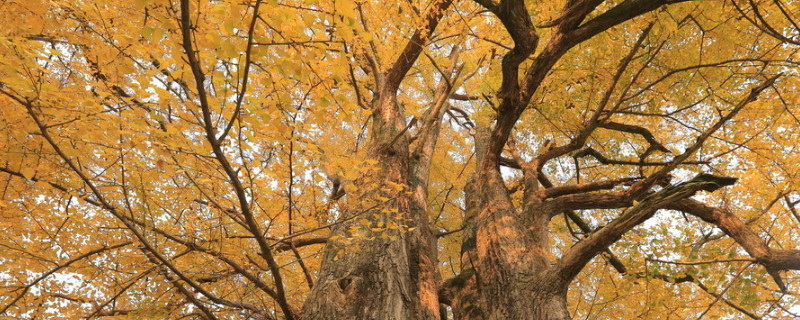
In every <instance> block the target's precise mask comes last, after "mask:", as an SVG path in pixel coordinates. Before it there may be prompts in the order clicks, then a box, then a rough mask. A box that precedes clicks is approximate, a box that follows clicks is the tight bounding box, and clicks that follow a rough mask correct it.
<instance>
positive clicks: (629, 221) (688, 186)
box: [550, 174, 736, 288]
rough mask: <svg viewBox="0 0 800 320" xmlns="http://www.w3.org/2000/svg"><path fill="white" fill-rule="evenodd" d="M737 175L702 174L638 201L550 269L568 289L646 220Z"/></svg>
mask: <svg viewBox="0 0 800 320" xmlns="http://www.w3.org/2000/svg"><path fill="white" fill-rule="evenodd" d="M735 181H736V178H730V177H718V176H714V175H710V174H700V175H697V176H696V177H694V178H693V179H692V180H689V181H687V182H684V183H681V184H678V185H675V186H670V187H667V188H664V189H662V190H660V191H658V192H656V193H654V194H652V195H650V196H647V197H646V198H644V199H642V201H641V202H639V203H635V205H634V207H633V208H630V209H628V210H627V211H625V212H623V213H622V214H621V215H620V216H619V217H618V218H617V219H615V220H614V221H612V222H611V223H609V224H608V225H607V226H605V227H604V228H602V229H599V230H597V231H596V232H594V233H593V234H591V235H589V236H588V237H587V238H586V239H585V240H583V241H581V242H579V243H577V244H576V245H575V246H573V247H572V248H571V249H569V251H567V252H566V253H565V254H564V256H562V258H561V259H559V261H558V263H556V265H555V266H554V267H553V268H552V270H551V271H550V272H552V273H551V275H552V276H553V279H552V280H553V281H555V282H557V283H558V285H559V286H562V287H564V288H566V286H567V285H569V283H570V282H571V281H572V279H573V278H574V277H575V276H576V275H577V274H578V273H579V272H580V270H581V269H583V266H584V265H586V263H588V262H589V261H590V260H591V259H592V258H594V257H595V256H596V255H597V254H599V253H600V252H603V250H605V249H606V248H608V246H610V245H611V244H613V243H614V242H616V241H617V240H619V239H620V237H622V235H623V234H624V233H626V232H628V231H629V230H631V229H632V228H633V227H635V226H637V225H639V224H641V223H642V222H644V221H646V220H647V219H649V218H650V217H652V216H653V214H654V213H655V212H656V211H657V210H659V209H661V208H664V207H665V206H667V205H669V204H671V203H674V202H676V201H680V200H683V199H686V198H688V197H691V196H692V195H694V194H695V193H696V192H698V191H700V190H705V191H708V192H712V191H715V190H717V189H719V188H722V187H724V186H729V185H732V184H734V183H735Z"/></svg>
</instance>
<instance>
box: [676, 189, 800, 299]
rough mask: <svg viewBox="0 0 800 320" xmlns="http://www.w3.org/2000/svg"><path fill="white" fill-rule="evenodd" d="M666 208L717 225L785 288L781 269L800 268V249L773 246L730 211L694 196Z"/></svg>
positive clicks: (781, 287)
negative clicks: (781, 248) (705, 202)
mask: <svg viewBox="0 0 800 320" xmlns="http://www.w3.org/2000/svg"><path fill="white" fill-rule="evenodd" d="M667 208H669V209H674V210H679V211H682V212H686V213H688V214H691V215H694V216H697V217H698V218H700V219H703V221H706V222H708V223H712V224H714V225H716V226H718V227H719V228H720V229H722V230H723V231H724V232H725V233H726V234H728V235H729V236H730V237H731V238H733V239H734V240H736V242H737V243H739V245H740V246H742V248H744V250H745V251H747V253H748V254H750V256H752V257H753V258H755V260H756V262H758V263H759V264H761V265H763V266H764V267H766V268H767V272H769V273H770V275H772V277H773V279H775V282H776V283H777V284H778V287H779V288H780V289H781V290H782V291H786V285H785V284H784V283H783V281H782V280H781V277H780V275H779V274H778V271H782V270H800V250H772V249H770V248H769V246H767V243H766V241H764V239H761V237H759V236H758V234H757V233H755V232H754V231H752V230H750V228H749V227H747V225H746V224H744V222H742V221H741V220H739V218H737V217H736V216H734V215H733V214H731V213H730V212H728V211H725V210H722V209H719V208H715V207H711V206H709V205H706V204H704V203H702V202H699V201H696V200H692V199H684V200H682V201H679V202H675V203H673V204H671V205H669V206H667Z"/></svg>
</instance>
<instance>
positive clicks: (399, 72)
mask: <svg viewBox="0 0 800 320" xmlns="http://www.w3.org/2000/svg"><path fill="white" fill-rule="evenodd" d="M452 3H453V0H440V1H437V3H436V4H435V5H433V6H431V9H430V10H429V11H428V14H427V16H426V17H425V23H424V24H423V26H422V27H421V28H419V29H417V30H416V31H414V34H413V35H412V36H411V38H410V39H409V40H408V43H406V46H405V48H404V49H403V52H401V53H400V56H399V57H397V61H395V62H394V64H393V65H392V69H390V70H389V74H388V75H387V76H386V83H385V87H384V90H388V92H391V93H394V92H396V91H397V89H398V88H399V87H400V82H401V81H403V78H405V76H406V73H408V70H411V67H412V66H413V65H414V62H416V61H417V58H418V57H419V55H420V53H422V49H423V48H424V47H423V45H424V44H425V42H426V39H428V37H429V36H430V35H431V33H433V30H435V29H436V26H437V25H439V21H440V20H441V19H442V16H444V13H445V11H447V8H449V7H450V5H451V4H452Z"/></svg>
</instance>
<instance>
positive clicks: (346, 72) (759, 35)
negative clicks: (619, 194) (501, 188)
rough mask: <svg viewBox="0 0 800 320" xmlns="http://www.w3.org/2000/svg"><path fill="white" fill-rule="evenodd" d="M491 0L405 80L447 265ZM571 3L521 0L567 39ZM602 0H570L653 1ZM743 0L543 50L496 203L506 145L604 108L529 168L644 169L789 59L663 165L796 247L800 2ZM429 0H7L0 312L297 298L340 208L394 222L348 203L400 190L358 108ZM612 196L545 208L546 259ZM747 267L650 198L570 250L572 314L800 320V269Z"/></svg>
mask: <svg viewBox="0 0 800 320" xmlns="http://www.w3.org/2000/svg"><path fill="white" fill-rule="evenodd" d="M476 2H477V3H476ZM484 2H491V1H475V2H473V1H457V2H454V3H453V4H452V5H451V6H450V7H449V8H448V9H447V10H446V12H443V13H442V14H443V16H442V18H441V21H440V22H439V24H438V26H437V27H436V30H435V32H434V33H432V34H430V35H428V36H427V37H425V38H424V39H422V41H425V45H424V50H423V52H422V55H421V56H420V58H419V59H418V60H417V61H416V62H415V64H414V65H413V67H412V68H411V70H410V71H409V73H408V74H407V75H406V77H405V78H404V79H403V81H402V84H401V86H400V88H399V92H398V97H397V100H398V101H397V102H398V104H399V105H400V106H401V109H402V110H403V112H405V114H404V117H405V120H406V122H407V123H409V125H408V127H407V128H406V131H405V132H403V133H402V134H406V135H408V136H409V137H410V139H411V140H412V141H411V144H412V146H413V145H414V143H415V141H414V137H415V136H416V135H418V134H420V132H419V131H420V128H421V127H422V124H415V123H414V122H415V120H416V119H424V118H425V117H426V115H427V114H428V113H429V112H431V110H432V106H434V105H435V104H436V97H437V93H438V92H439V91H440V90H438V89H437V88H439V86H441V85H443V84H446V86H447V87H448V88H450V90H449V92H450V93H449V99H448V102H446V108H447V111H446V113H445V115H444V118H443V120H442V127H441V133H440V135H439V139H438V142H437V143H436V149H435V152H434V153H433V161H432V165H431V169H430V174H429V176H430V177H429V181H428V184H427V187H428V189H427V193H428V194H427V202H428V203H427V204H428V208H427V211H428V217H429V220H430V223H431V226H432V228H433V231H434V232H435V233H437V236H438V263H439V265H438V267H439V271H440V273H441V277H442V279H448V278H451V277H453V276H455V275H458V274H459V273H460V271H461V265H460V258H461V257H460V254H461V244H462V237H461V229H462V227H463V225H464V223H465V221H464V210H465V206H466V204H465V199H464V194H463V190H464V188H465V186H467V185H468V178H469V177H470V175H471V174H472V173H473V172H474V171H475V163H476V159H475V155H474V150H475V149H474V146H473V144H474V139H473V138H474V136H475V135H476V130H478V128H480V127H484V126H491V125H492V124H494V123H495V120H496V118H497V116H498V115H497V113H498V104H499V103H500V99H501V98H502V97H497V96H496V93H497V92H498V91H499V90H501V86H502V85H503V81H504V80H503V77H502V76H503V64H502V62H501V61H502V58H503V56H504V55H506V54H507V53H508V52H509V50H512V48H514V45H515V42H514V39H512V37H511V36H510V35H509V33H508V32H507V31H506V30H505V29H504V28H503V24H502V22H501V21H500V20H498V19H497V18H496V17H495V16H493V15H492V14H491V13H490V12H488V11H487V10H486V9H485V8H484V7H483V6H481V5H480V4H479V3H484ZM578 2H581V3H582V2H583V1H571V0H569V1H536V2H534V1H529V3H528V4H527V8H528V12H529V14H530V16H531V17H532V20H533V25H534V26H536V27H537V31H538V32H539V35H538V36H539V39H541V40H540V41H541V42H543V43H544V42H546V41H549V40H550V39H551V38H553V37H556V36H558V28H557V27H556V24H557V23H558V19H559V17H562V14H563V13H564V12H565V11H567V9H565V8H570V3H578ZM594 2H597V3H598V4H597V5H596V8H594V9H593V10H592V11H590V12H589V13H588V16H587V19H591V18H593V17H597V16H599V15H601V14H603V13H606V12H608V11H609V10H613V9H611V8H616V7H619V6H622V5H625V4H629V3H632V4H634V5H636V3H638V2H647V1H634V0H628V1H605V2H603V1H594ZM757 2H758V1H755V2H752V3H748V2H745V1H735V2H730V1H725V2H720V1H687V2H684V3H677V4H669V5H667V6H663V7H661V8H659V9H657V10H654V11H652V12H648V13H645V14H642V15H641V16H638V17H635V18H633V19H630V20H629V21H626V22H624V23H621V24H618V25H616V26H614V27H612V28H609V29H608V30H605V31H604V32H602V33H599V34H597V35H596V36H593V37H591V38H589V39H586V40H585V41H583V42H580V43H578V44H576V45H575V46H574V47H572V48H571V49H570V50H569V51H567V52H566V53H565V54H564V55H563V56H562V57H561V58H560V59H557V61H556V62H555V65H554V66H553V68H552V69H551V70H550V72H549V73H547V75H546V77H545V78H544V81H542V84H541V85H540V86H539V87H538V89H536V90H535V92H532V93H531V95H532V97H531V103H530V104H529V105H528V106H527V107H526V109H525V111H524V112H523V113H522V115H521V117H520V119H519V121H518V122H516V125H515V127H514V129H513V131H512V132H511V140H512V141H513V143H512V144H509V145H513V147H509V148H507V149H506V151H505V153H504V155H505V158H504V159H505V160H507V161H501V163H504V164H505V166H504V167H503V168H504V169H503V172H504V179H505V183H506V186H507V187H508V189H509V192H510V194H511V197H512V199H514V200H515V201H521V198H522V193H523V191H524V189H525V186H524V185H523V184H522V183H521V182H520V180H521V176H522V174H521V172H520V171H519V170H517V168H515V167H518V166H517V165H515V164H518V163H519V162H521V161H525V160H530V159H531V158H532V157H534V156H536V155H539V154H542V153H545V152H547V151H548V150H551V149H552V148H554V146H561V145H565V144H568V143H570V142H571V141H575V138H576V137H578V136H580V135H581V134H582V132H583V131H582V130H584V128H585V127H586V126H587V123H588V122H590V121H595V120H597V118H593V117H599V118H600V119H602V120H603V121H604V123H605V125H601V126H599V127H598V128H596V129H595V130H594V131H593V132H591V134H590V135H589V136H588V137H587V138H586V141H585V143H583V145H582V148H579V150H577V149H576V150H575V151H573V152H570V153H567V154H564V155H561V156H559V157H556V158H554V159H548V160H549V161H547V163H544V164H543V169H542V174H543V175H545V176H546V177H547V179H549V181H551V183H552V184H554V185H556V186H559V185H575V184H580V183H585V182H596V181H607V180H614V179H620V178H626V179H628V178H629V180H628V181H635V180H637V179H640V178H642V177H645V176H648V175H650V174H653V173H654V172H657V171H658V170H661V169H662V168H664V167H665V166H668V165H670V163H671V161H674V160H675V159H676V156H678V155H681V154H683V153H684V151H685V150H686V149H687V148H690V147H691V146H693V145H694V142H695V141H696V139H697V138H698V137H699V136H701V134H702V133H703V132H705V131H706V130H707V128H709V127H711V126H712V125H713V124H714V123H715V122H717V121H718V120H720V119H722V118H723V117H725V116H726V115H728V114H729V113H730V112H731V110H734V108H736V106H737V105H739V104H740V103H741V101H743V99H745V98H746V97H747V95H748V94H749V93H750V90H751V89H753V88H755V87H757V86H759V85H761V84H763V83H765V81H767V80H768V79H772V78H773V76H775V75H778V74H780V76H779V77H778V78H777V80H775V81H774V84H772V83H771V82H770V84H772V85H771V86H769V87H768V88H764V91H763V92H761V94H760V96H759V97H758V99H757V100H755V101H748V103H747V104H746V105H745V106H744V107H743V108H742V109H741V110H740V111H738V113H737V114H735V116H734V117H733V118H732V119H730V120H728V121H726V122H724V124H722V126H721V127H720V128H719V130H717V131H715V132H713V135H711V136H710V137H708V138H707V139H706V140H705V141H704V143H703V144H702V146H701V147H699V149H697V150H696V151H694V152H693V154H691V156H690V157H689V158H687V159H682V160H681V163H680V165H679V167H678V168H677V169H676V170H674V171H673V172H672V179H673V180H674V181H677V182H679V181H684V180H688V179H690V178H691V177H693V176H695V175H696V174H698V173H702V172H708V173H714V174H716V175H722V176H733V177H737V178H738V179H739V180H738V182H737V183H736V184H735V185H733V186H731V187H728V188H724V189H720V190H719V191H716V192H714V193H713V195H712V194H703V193H701V194H699V195H698V196H696V197H695V198H696V199H700V200H702V201H704V202H706V203H708V204H712V205H714V206H716V207H719V208H724V209H725V210H726V211H728V212H731V213H733V214H734V215H736V216H737V217H739V218H740V219H741V220H742V221H744V222H745V224H746V225H747V226H748V227H749V228H750V229H751V230H754V231H755V232H756V233H757V234H758V235H759V236H760V237H761V238H763V239H765V241H766V242H767V243H768V244H769V246H770V247H772V248H780V249H783V250H794V249H798V245H797V244H798V243H800V236H798V235H800V214H798V211H799V210H800V208H798V204H799V203H800V150H798V142H800V108H798V107H797V104H798V102H800V88H799V87H798V86H800V77H798V76H800V72H798V70H800V69H798V63H799V62H800V60H798V58H797V57H798V48H800V47H799V46H798V44H800V43H798V41H800V27H798V23H800V20H794V19H793V18H794V17H796V16H797V15H798V14H800V7H798V5H797V3H796V2H793V1H787V3H784V2H780V1H777V2H776V1H768V3H766V2H765V3H764V4H760V3H757ZM437 3H440V1H423V0H408V1H352V0H325V1H302V0H287V1H271V0H267V1H261V0H244V1H242V0H237V1H233V0H213V1H207V0H200V1H186V0H185V1H168V0H125V1H84V0H55V1H39V0H36V1H34V0H30V1H3V2H2V4H0V22H1V23H2V25H3V28H2V29H0V93H1V94H0V233H2V235H3V236H2V237H0V315H3V316H10V317H14V318H42V317H44V318H47V317H54V316H58V317H66V318H95V317H103V316H127V317H130V318H167V317H175V318H180V317H181V316H188V317H190V318H191V317H198V318H202V317H210V315H214V316H216V317H218V318H221V319H233V318H248V317H254V318H268V319H271V318H291V317H293V316H295V315H298V314H299V313H300V310H301V308H302V305H303V303H304V300H305V297H306V295H307V294H308V293H309V291H310V288H311V287H312V286H313V283H314V281H315V278H316V274H317V270H318V269H319V267H320V263H321V260H322V249H323V244H325V243H326V242H327V241H328V240H329V238H328V236H329V228H330V226H331V225H333V224H336V223H340V222H341V219H339V217H340V216H341V215H342V213H343V212H349V213H350V214H351V216H352V217H353V218H352V219H356V220H357V221H359V222H360V223H359V226H358V227H351V228H352V230H351V232H349V235H350V237H348V238H346V239H338V240H341V241H342V243H345V244H348V245H347V246H345V247H343V248H342V249H341V250H359V243H361V242H362V241H366V240H368V237H372V236H378V237H381V236H384V237H393V236H394V235H393V234H394V233H393V232H395V231H399V232H407V231H408V229H409V227H408V225H407V223H406V222H405V221H403V220H402V219H394V220H391V221H388V222H380V223H375V222H374V220H373V219H370V218H369V217H368V216H365V215H364V214H361V213H365V212H371V211H370V210H371V209H372V208H375V207H380V206H381V204H382V203H384V202H386V201H389V200H391V199H390V198H389V197H384V196H380V195H379V196H363V197H361V196H359V194H365V193H364V192H365V190H364V189H365V188H366V189H375V190H378V189H380V190H384V189H385V190H388V191H387V192H386V194H393V193H395V194H396V193H398V192H405V191H407V187H408V186H403V185H392V184H382V183H379V180H374V181H373V180H369V179H373V173H375V172H378V171H379V170H380V168H379V167H380V164H379V163H375V161H373V160H368V159H369V157H368V156H367V154H368V153H369V152H370V151H371V150H370V149H369V148H370V146H371V145H370V141H369V139H370V138H369V137H370V130H371V126H370V121H371V118H372V115H373V106H372V103H373V100H374V99H375V98H376V97H377V96H378V94H379V92H378V91H377V90H378V89H379V88H381V87H382V85H383V83H384V82H385V81H387V80H386V79H384V78H382V76H381V75H383V74H386V73H387V71H388V70H389V69H390V68H391V67H392V62H394V61H395V60H397V59H398V57H400V56H401V50H402V49H403V48H404V47H405V45H406V43H407V42H408V39H409V38H410V37H411V35H412V34H414V32H415V30H419V29H424V28H425V26H426V25H425V16H426V14H427V12H429V11H431V10H438V9H437V7H436V4H437ZM544 50H548V49H547V47H546V46H544V45H542V46H541V47H539V48H538V49H537V52H536V54H539V53H541V52H542V51H544ZM534 63H536V61H535V59H533V58H530V59H528V58H526V59H523V60H522V62H521V68H522V69H523V70H525V69H526V68H527V66H530V65H532V64H534ZM520 76H523V75H522V74H520ZM357 180H358V181H359V183H357V184H356V183H353V181H357ZM627 185H630V184H627ZM625 186H626V184H625V183H619V184H618V185H617V186H616V187H615V188H617V189H621V188H624V187H625ZM622 211H624V209H616V208H615V209H598V210H585V211H576V212H573V214H576V215H579V216H580V217H581V220H582V221H583V222H584V224H583V225H577V224H576V222H575V221H574V220H571V219H569V218H568V217H567V215H566V213H565V215H564V217H563V218H560V217H557V218H554V219H553V220H552V222H551V223H550V227H551V233H550V242H551V243H552V245H553V247H552V250H551V252H549V253H548V254H550V255H552V256H553V257H554V258H557V257H560V256H562V254H564V252H566V250H568V249H569V248H571V247H572V246H573V245H575V243H576V242H578V241H580V240H581V239H583V238H584V237H585V236H586V235H587V234H588V233H590V232H592V231H594V230H596V229H598V228H601V227H602V226H604V225H606V224H608V223H609V222H610V221H612V220H613V219H615V218H616V217H618V216H619V215H620V213H621V212H622ZM353 214H354V215H353ZM398 216H399V215H398ZM389 231H392V232H389ZM754 262H756V261H755V260H754V259H753V258H752V257H750V256H749V255H748V253H747V252H746V251H745V250H743V249H742V247H741V246H739V245H738V244H737V242H736V241H735V240H734V239H732V238H731V237H729V236H728V235H727V234H726V233H725V232H723V231H722V230H721V229H720V228H718V227H716V226H715V225H713V224H709V223H707V222H704V221H703V220H701V219H698V218H696V217H693V216H687V215H682V214H681V213H679V212H677V211H666V210H665V211H659V213H657V214H656V217H655V218H654V219H651V220H649V221H647V222H646V223H644V224H641V225H639V226H638V227H636V228H634V229H633V230H632V231H631V232H628V233H626V234H625V235H624V236H623V237H622V238H621V239H620V240H619V241H617V242H616V243H615V244H614V245H613V246H612V247H611V249H610V250H609V251H607V253H606V254H604V255H603V256H602V257H598V258H596V259H594V260H592V262H591V263H589V264H588V265H587V266H586V268H584V270H583V271H582V273H581V274H580V275H579V276H578V277H577V278H576V279H575V281H574V282H573V284H572V286H571V287H570V288H571V289H570V291H569V296H568V298H569V302H570V308H571V310H570V312H571V313H572V315H573V317H575V318H592V319H666V318H675V319H689V318H698V319H699V318H717V317H722V318H726V317H727V318H740V317H749V318H782V319H788V318H793V317H798V313H800V307H799V306H800V301H798V296H797V292H798V291H797V290H798V289H797V288H798V287H799V286H798V280H800V279H798V274H797V273H795V272H787V273H782V274H781V275H782V281H783V283H784V284H785V285H786V286H787V287H788V291H782V290H780V289H781V288H780V284H778V283H776V282H775V281H773V278H772V277H771V276H770V275H769V274H768V273H767V271H766V270H765V269H764V268H762V267H760V266H759V265H758V264H756V263H754ZM612 265H622V266H623V267H622V268H620V267H617V268H615V267H612Z"/></svg>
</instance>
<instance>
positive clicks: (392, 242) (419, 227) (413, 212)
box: [303, 0, 452, 319]
mask: <svg viewBox="0 0 800 320" xmlns="http://www.w3.org/2000/svg"><path fill="white" fill-rule="evenodd" d="M451 3H452V1H451V0H442V1H438V2H436V3H435V5H433V6H432V7H431V8H430V10H429V11H428V13H427V15H426V18H425V24H424V25H423V26H422V28H420V29H418V30H417V31H415V33H414V34H413V35H412V36H411V38H410V39H409V42H408V43H407V44H406V46H405V48H404V49H403V51H402V53H401V54H400V56H399V57H398V58H397V60H396V61H395V62H394V64H392V67H391V68H390V69H389V70H388V71H387V73H386V74H383V75H376V77H375V79H376V84H377V87H378V88H379V90H378V92H377V95H376V97H375V98H374V100H373V106H372V110H373V115H372V127H371V130H370V142H369V146H368V148H369V150H371V153H370V155H369V158H370V159H372V160H375V163H376V165H377V166H378V168H377V170H376V171H375V172H373V173H372V174H370V175H369V176H367V177H363V178H361V179H360V180H359V181H356V182H355V183H354V184H355V185H356V186H358V187H359V189H361V191H360V193H359V194H358V195H355V194H350V195H348V197H350V198H356V199H353V202H354V203H363V201H365V200H366V199H379V198H382V199H390V200H387V201H384V202H382V203H378V204H376V205H375V206H373V207H370V208H368V209H366V210H355V209H353V208H349V209H346V212H344V213H343V215H342V216H341V217H339V222H340V223H339V224H337V225H336V226H334V227H333V228H332V230H331V235H332V237H331V239H330V240H329V241H328V242H327V244H326V248H325V257H324V259H323V262H322V266H321V268H320V270H319V277H318V280H317V283H316V284H315V285H314V287H313V289H312V291H311V293H310V294H309V296H308V298H307V300H306V303H305V306H304V310H303V318H305V319H438V318H439V316H440V313H439V299H438V293H437V279H436V266H437V264H436V252H435V248H436V246H435V243H436V242H435V237H434V236H433V233H432V232H431V230H430V227H429V225H428V210H427V181H428V179H427V176H428V171H429V167H430V160H431V155H432V152H433V149H434V146H435V144H436V139H437V137H438V133H439V130H438V125H439V122H440V121H441V118H442V115H443V114H444V111H443V108H444V107H443V104H444V101H445V100H444V98H442V99H441V101H439V100H437V101H436V102H435V103H434V105H433V106H432V107H431V113H430V114H429V115H430V117H428V118H426V119H423V122H424V123H423V124H422V127H423V133H425V134H424V136H422V137H420V139H419V142H418V143H419V146H420V147H418V148H416V149H415V150H412V149H411V146H410V139H409V132H408V130H409V128H410V127H411V124H407V123H406V121H405V113H404V110H403V109H402V107H401V106H400V105H399V104H398V103H397V90H398V89H399V87H400V82H401V81H402V80H403V78H404V77H405V75H406V74H407V73H408V71H409V70H410V69H411V67H412V66H413V64H414V62H415V61H416V60H417V58H418V57H419V55H420V53H421V52H422V50H423V46H424V44H425V41H426V39H428V37H429V35H430V33H432V32H433V30H435V28H436V26H437V24H438V23H439V19H441V17H442V16H443V15H444V13H445V11H446V9H447V8H448V7H449V6H450V5H451ZM449 90H450V88H447V90H446V91H447V94H443V97H447V96H448V94H449ZM412 152H413V156H412ZM370 180H371V182H377V183H378V185H379V186H381V187H384V188H383V190H381V188H378V189H375V188H374V187H370ZM386 186H404V187H405V188H404V189H397V190H393V191H386V188H385V187H386ZM408 191H411V192H410V194H409V193H408ZM361 219H366V220H368V221H369V222H370V223H371V225H373V226H378V225H384V226H388V225H389V224H394V225H400V226H401V227H400V228H398V229H392V228H384V229H383V230H380V231H375V232H373V231H370V230H369V228H366V230H365V231H366V234H365V235H359V236H354V235H353V234H352V233H351V231H352V230H351V227H357V226H358V224H359V223H360V220H361Z"/></svg>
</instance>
